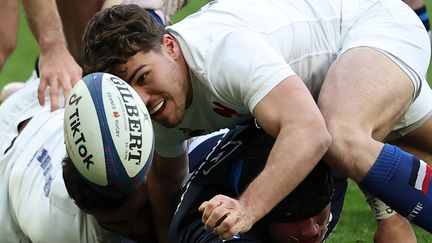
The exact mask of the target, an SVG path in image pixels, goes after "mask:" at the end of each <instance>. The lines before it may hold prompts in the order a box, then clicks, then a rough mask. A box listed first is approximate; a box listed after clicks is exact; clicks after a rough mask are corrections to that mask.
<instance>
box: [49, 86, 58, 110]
mask: <svg viewBox="0 0 432 243" xmlns="http://www.w3.org/2000/svg"><path fill="white" fill-rule="evenodd" d="M57 94H58V81H57V80H54V81H53V82H50V99H51V111H55V110H57V109H58V108H59V104H58V95H57Z"/></svg>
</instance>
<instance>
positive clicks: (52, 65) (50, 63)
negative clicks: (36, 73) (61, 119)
mask: <svg viewBox="0 0 432 243" xmlns="http://www.w3.org/2000/svg"><path fill="white" fill-rule="evenodd" d="M39 70H40V83H39V88H38V100H39V103H40V104H41V105H44V104H45V93H46V90H47V88H48V87H49V88H50V91H49V96H50V100H51V110H52V111H54V110H57V109H58V108H59V107H60V105H63V104H59V94H60V93H61V91H60V89H62V91H63V94H64V99H65V100H66V99H67V98H68V96H69V94H70V92H71V90H72V87H73V86H74V85H75V84H76V83H77V82H78V81H79V80H80V79H81V77H82V68H81V67H80V66H79V65H78V64H77V63H76V62H75V60H74V59H73V57H72V56H71V55H70V53H69V52H68V51H67V49H66V48H55V47H53V48H52V49H49V50H47V51H46V52H41V54H40V58H39Z"/></svg>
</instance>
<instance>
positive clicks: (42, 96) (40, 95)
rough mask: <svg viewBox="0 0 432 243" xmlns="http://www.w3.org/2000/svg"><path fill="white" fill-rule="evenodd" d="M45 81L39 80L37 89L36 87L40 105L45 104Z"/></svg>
mask: <svg viewBox="0 0 432 243" xmlns="http://www.w3.org/2000/svg"><path fill="white" fill-rule="evenodd" d="M47 82H48V81H47V80H46V79H44V78H41V79H40V81H39V87H38V100H39V104H40V105H42V106H43V105H44V104H45V90H46V88H47Z"/></svg>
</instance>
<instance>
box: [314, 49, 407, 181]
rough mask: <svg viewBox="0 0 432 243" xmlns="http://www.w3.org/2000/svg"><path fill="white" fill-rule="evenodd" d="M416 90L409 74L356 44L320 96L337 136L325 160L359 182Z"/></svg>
mask: <svg viewBox="0 0 432 243" xmlns="http://www.w3.org/2000/svg"><path fill="white" fill-rule="evenodd" d="M371 63H373V65H371ZM412 93H413V85H412V82H411V81H410V80H409V77H408V76H407V75H406V74H405V73H404V72H403V71H402V70H401V69H400V68H398V67H397V66H396V65H395V64H394V63H393V62H392V61H391V60H390V59H389V58H387V57H386V56H385V55H384V54H382V53H380V52H378V51H376V50H374V49H371V48H366V47H359V48H353V49H351V50H349V51H347V52H346V53H345V54H343V55H342V56H341V57H339V58H338V59H337V60H336V61H335V62H334V63H333V64H332V66H331V67H330V69H329V71H328V73H327V76H326V79H325V81H324V84H323V86H322V88H321V92H320V96H319V98H318V106H319V107H320V110H321V112H322V114H323V116H324V119H325V120H326V124H327V127H328V129H329V131H330V133H331V135H332V138H333V143H332V145H331V147H330V149H329V151H328V153H327V154H326V155H325V160H326V161H328V163H329V164H330V165H331V166H332V167H334V168H336V169H337V170H338V171H341V172H342V173H343V174H345V175H349V176H350V177H352V178H353V179H354V180H355V181H357V182H359V181H360V180H361V179H362V178H363V177H364V176H365V174H366V172H367V171H369V169H370V167H371V166H372V164H373V163H374V161H375V160H376V158H377V157H378V155H379V153H380V151H381V149H382V147H383V144H382V143H381V142H380V141H382V140H383V139H384V138H385V137H386V136H387V134H388V133H389V132H390V131H391V129H392V127H393V126H394V124H396V122H397V121H398V120H399V118H400V117H401V116H402V114H403V113H404V112H405V111H406V109H407V108H408V106H409V104H410V102H411V96H412ZM394 97H398V99H395V98H394ZM371 118H373V119H371Z"/></svg>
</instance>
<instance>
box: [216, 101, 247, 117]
mask: <svg viewBox="0 0 432 243" xmlns="http://www.w3.org/2000/svg"><path fill="white" fill-rule="evenodd" d="M213 104H214V105H215V106H216V107H214V108H213V111H214V112H216V113H218V114H219V115H221V116H223V117H233V116H237V117H240V116H241V114H239V113H238V112H237V111H235V110H233V109H231V108H229V107H227V106H224V105H222V104H221V103H219V102H217V101H214V102H213Z"/></svg>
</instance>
